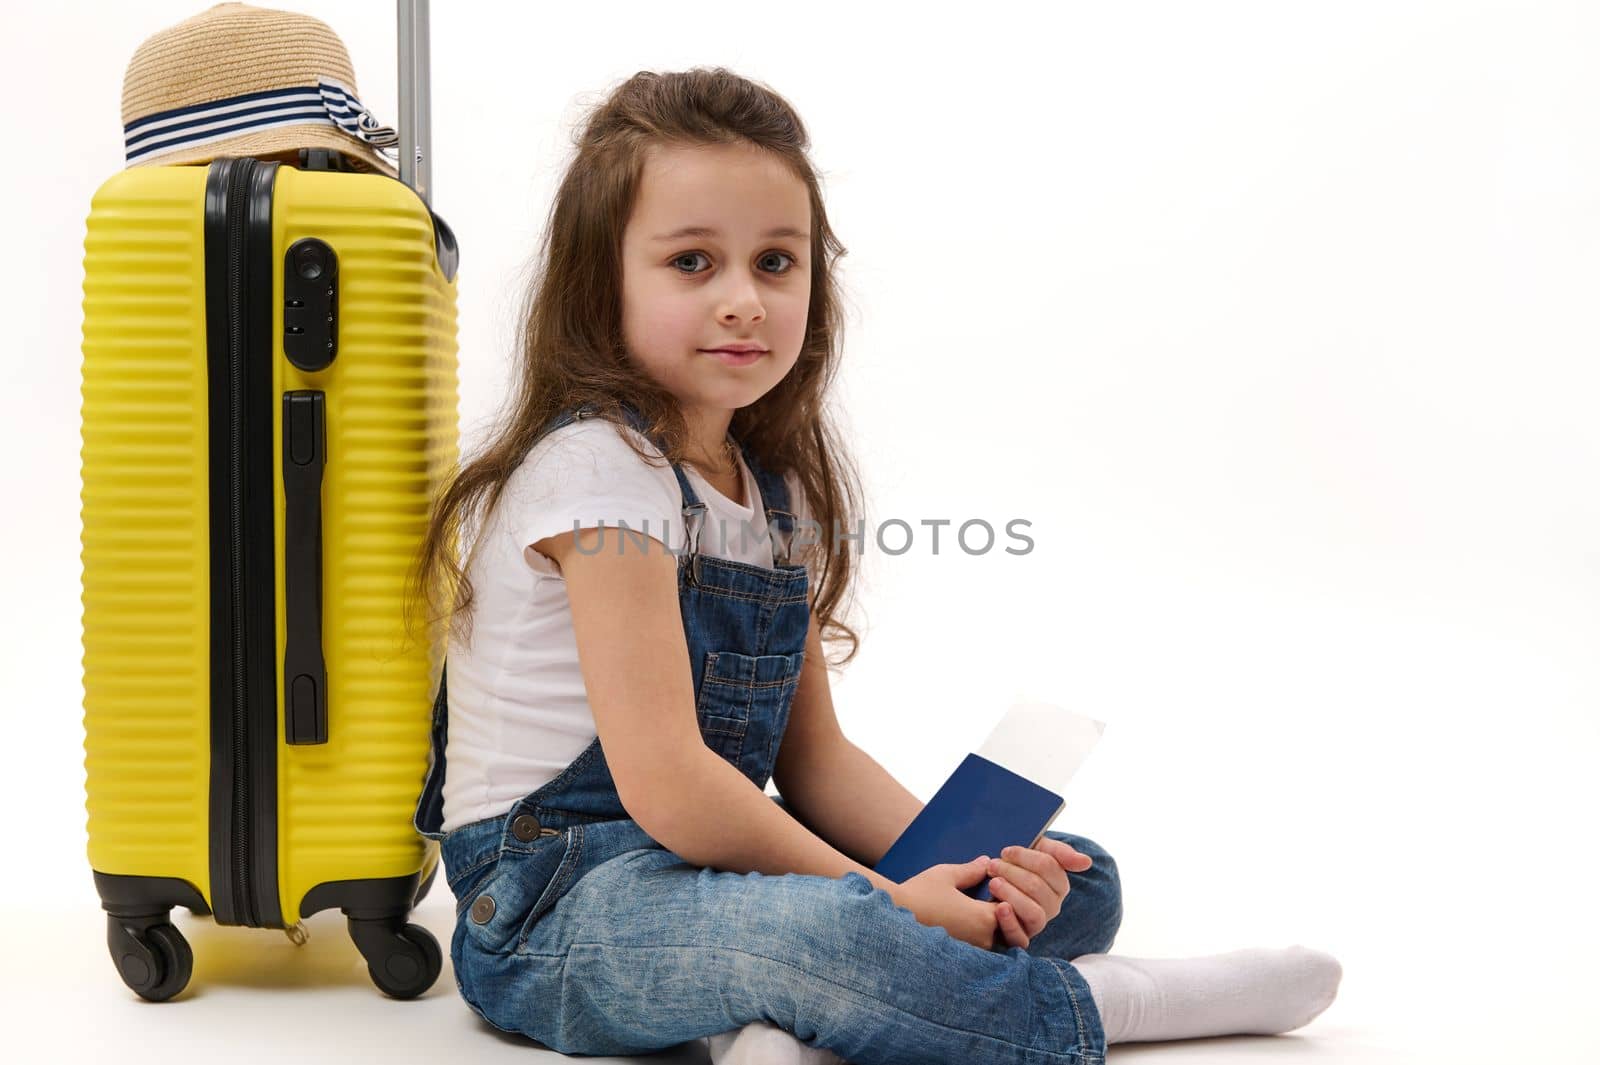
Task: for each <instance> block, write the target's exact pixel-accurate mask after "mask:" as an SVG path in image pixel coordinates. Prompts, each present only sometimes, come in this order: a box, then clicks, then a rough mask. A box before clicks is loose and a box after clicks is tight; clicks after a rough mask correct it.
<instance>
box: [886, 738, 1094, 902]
mask: <svg viewBox="0 0 1600 1065" xmlns="http://www.w3.org/2000/svg"><path fill="white" fill-rule="evenodd" d="M1065 805H1066V800H1065V799H1063V798H1062V797H1061V796H1059V795H1057V794H1056V793H1055V792H1053V791H1050V790H1049V789H1048V788H1042V787H1040V786H1039V785H1038V784H1035V783H1034V782H1033V781H1031V780H1029V779H1028V778H1027V777H1023V776H1018V775H1017V774H1016V773H1013V772H1012V771H1011V770H1009V769H1007V768H1005V767H1004V766H1002V765H999V764H997V763H995V762H991V761H989V759H987V758H984V757H983V756H982V755H977V754H969V755H967V757H966V758H965V760H963V761H962V763H961V764H960V765H959V766H957V767H956V771H955V772H954V773H951V774H950V779H949V780H946V781H945V782H944V785H943V786H942V787H941V788H940V789H939V791H938V793H937V794H935V795H934V797H933V798H932V799H931V800H929V802H928V804H927V805H926V806H924V807H923V808H922V812H921V813H919V814H918V815H917V819H916V820H915V821H913V822H911V824H910V826H909V827H907V828H906V830H905V831H904V832H902V833H900V838H899V839H897V840H895V841H894V846H892V847H890V848H889V851H888V853H886V854H885V855H884V856H883V859H882V860H881V861H879V862H878V864H877V865H875V866H873V867H872V868H873V871H874V872H877V873H882V874H883V875H884V876H886V877H888V878H889V879H890V880H893V881H894V882H895V883H897V884H901V883H904V882H905V881H907V880H909V879H911V878H912V877H914V876H916V875H917V874H918V873H920V872H922V871H923V870H924V869H927V868H928V867H929V866H933V865H941V864H945V863H954V864H958V865H959V864H963V863H966V862H970V861H972V859H974V858H976V857H977V856H978V855H980V854H987V855H988V856H989V857H991V858H998V857H1000V852H1001V851H1002V850H1003V849H1005V848H1006V847H1032V846H1033V845H1034V844H1036V843H1038V842H1039V840H1040V838H1041V837H1043V835H1044V830H1045V829H1047V828H1049V827H1050V822H1052V821H1054V820H1055V819H1056V817H1057V815H1059V814H1060V813H1061V808H1062V807H1063V806H1065ZM964 891H965V893H966V894H967V895H969V896H970V897H972V898H975V899H978V900H979V901H981V902H992V901H994V896H993V895H991V894H990V893H989V878H988V877H987V876H986V877H984V878H983V880H982V881H980V882H979V883H977V884H975V885H973V886H972V887H970V888H966V889H964Z"/></svg>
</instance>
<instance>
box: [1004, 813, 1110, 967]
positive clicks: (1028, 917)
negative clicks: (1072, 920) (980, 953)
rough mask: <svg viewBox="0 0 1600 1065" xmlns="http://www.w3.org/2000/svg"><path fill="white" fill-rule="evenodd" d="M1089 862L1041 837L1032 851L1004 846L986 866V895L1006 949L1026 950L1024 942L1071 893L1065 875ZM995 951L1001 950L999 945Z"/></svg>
mask: <svg viewBox="0 0 1600 1065" xmlns="http://www.w3.org/2000/svg"><path fill="white" fill-rule="evenodd" d="M1093 864H1094V859H1092V858H1090V857H1089V856H1088V855H1087V854H1084V853H1083V852H1081V851H1078V850H1074V849H1073V848H1072V847H1070V846H1068V845H1067V844H1065V843H1062V842H1061V841H1060V840H1058V839H1051V838H1050V837H1049V836H1043V837H1041V838H1040V840H1039V846H1038V847H1007V848H1006V849H1005V850H1003V851H1001V852H1000V858H999V859H996V860H991V861H990V862H989V870H988V871H989V874H990V876H991V877H993V879H991V880H990V881H989V893H990V894H991V895H993V896H994V897H995V902H996V909H995V916H996V920H997V923H998V925H999V931H1000V933H1001V934H1002V935H1004V936H1005V941H1006V946H1007V947H1022V948H1023V949H1027V946H1028V941H1029V940H1031V939H1032V938H1033V937H1034V936H1036V935H1038V934H1039V933H1040V932H1041V931H1043V930H1044V926H1045V925H1047V924H1049V923H1050V922H1051V921H1053V920H1055V918H1056V915H1057V914H1059V913H1060V912H1061V903H1062V900H1064V899H1065V898H1066V897H1067V892H1069V891H1071V890H1072V888H1071V885H1070V884H1068V882H1067V872H1068V871H1069V870H1070V871H1071V872H1074V873H1081V872H1083V871H1084V870H1085V869H1088V868H1089V866H1091V865H1093ZM995 949H1004V948H1002V947H1001V946H1000V944H999V943H996V944H995Z"/></svg>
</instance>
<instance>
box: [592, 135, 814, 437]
mask: <svg viewBox="0 0 1600 1065" xmlns="http://www.w3.org/2000/svg"><path fill="white" fill-rule="evenodd" d="M691 229H693V230H699V231H698V232H683V231H684V230H691ZM810 233H811V204H810V198H809V197H808V195H807V193H806V186H805V184H804V183H803V182H801V181H800V179H799V178H797V177H795V176H794V174H792V173H791V172H790V171H789V170H788V169H787V168H786V167H785V166H784V165H783V164H782V163H781V162H779V161H778V160H777V159H776V158H775V157H773V156H771V155H769V154H768V153H766V152H764V151H762V150H761V149H759V148H755V147H753V146H750V145H747V144H734V145H717V146H714V147H695V148H684V147H671V148H667V147H661V146H656V147H653V148H651V149H650V152H649V154H648V155H647V157H646V161H645V166H644V172H643V175H642V178H641V181H640V184H639V189H638V195H637V197H636V199H635V202H634V206H633V213H632V214H631V215H630V216H629V218H628V223H627V226H626V228H625V229H624V230H623V238H622V328H623V337H624V339H625V341H626V343H627V346H628V351H629V352H630V353H631V355H632V356H633V358H634V359H635V360H636V361H637V362H638V363H639V364H640V365H641V366H642V367H643V368H644V369H645V371H646V372H647V373H648V374H649V375H650V376H651V378H653V379H654V380H655V381H656V382H657V383H658V384H660V385H661V386H662V387H664V388H666V389H667V390H668V391H669V392H671V393H672V394H673V395H674V396H675V397H677V399H678V401H679V403H680V404H681V405H682V407H683V410H684V415H685V418H686V419H688V420H689V421H690V422H691V424H694V423H704V424H707V425H711V426H724V427H725V426H726V424H727V420H728V418H730V417H731V416H732V412H733V411H734V410H736V409H738V408H739V407H744V406H747V405H749V404H751V403H753V402H755V401H756V400H757V399H760V398H761V396H763V395H764V394H766V393H767V392H768V391H769V390H770V389H771V388H772V387H773V386H774V385H776V384H777V383H778V382H779V381H781V380H783V377H784V375H785V374H787V373H788V372H789V369H790V367H792V366H793V365H794V364H795V361H796V360H797V359H798V358H799V357H800V345H801V343H802V341H803V340H804V339H805V332H806V314H807V311H808V310H809V308H810V304H811V240H810ZM724 345H744V346H748V345H755V346H757V347H759V348H761V349H763V353H762V354H759V355H757V356H756V357H755V358H754V360H753V361H749V360H739V361H733V362H730V361H725V360H724V359H722V358H721V357H719V356H717V355H714V354H709V353H708V352H709V349H712V348H718V347H722V346H724ZM722 431H725V429H718V435H720V433H721V432H722ZM716 438H717V437H715V436H714V437H713V439H716Z"/></svg>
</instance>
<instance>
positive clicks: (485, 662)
mask: <svg viewBox="0 0 1600 1065" xmlns="http://www.w3.org/2000/svg"><path fill="white" fill-rule="evenodd" d="M808 144H809V142H808V139H807V135H806V132H805V129H804V127H803V125H802V124H801V121H800V119H799V117H798V116H797V115H796V114H795V112H794V110H793V109H792V108H791V107H790V106H789V105H788V104H787V103H786V102H785V101H784V100H783V99H782V98H780V97H779V96H777V95H776V94H775V93H773V92H772V91H770V90H769V89H767V88H765V87H763V86H760V85H757V84H754V83H752V82H750V81H747V80H745V79H743V78H740V77H738V76H736V75H734V74H732V73H730V72H728V71H726V70H722V69H712V70H706V69H696V70H691V71H687V72H683V73H672V74H656V73H650V72H641V73H639V74H637V75H635V76H634V77H632V78H630V79H629V80H628V81H627V82H626V83H624V84H623V85H621V86H620V87H619V88H617V89H616V90H615V91H614V92H613V93H612V94H611V95H610V97H609V98H608V99H607V100H605V101H604V102H603V103H602V104H600V105H599V106H598V107H597V108H596V109H595V110H594V111H593V112H592V114H591V115H590V116H589V118H588V120H587V122H586V124H585V125H584V127H583V130H582V133H581V135H580V137H579V138H578V141H577V152H576V156H575V158H574V159H573V161H572V162H571V164H570V165H569V167H568V169H567V171H566V174H565V176H564V177H563V180H562V182H561V186H560V189H559V191H558V192H557V194H556V198H555V203H554V207H553V210H552V212H551V216H550V220H549V226H548V229H547V233H546V238H545V243H544V247H543V248H542V249H541V254H540V258H539V260H538V266H539V269H538V271H537V274H536V276H535V278H534V281H533V284H532V286H531V289H530V291H529V294H528V299H527V304H526V310H525V321H524V323H523V329H522V334H521V344H520V347H521V359H520V365H519V366H518V372H517V375H516V385H515V393H514V406H513V409H512V414H511V417H510V418H509V420H508V421H507V422H506V424H505V425H504V426H503V427H502V428H500V429H499V430H498V431H497V432H496V433H495V434H493V435H492V436H491V438H490V439H489V442H488V443H487V445H485V446H484V448H483V450H482V451H481V452H480V453H479V454H478V455H477V456H476V457H475V458H473V459H472V460H471V461H470V462H468V463H466V464H464V466H463V468H462V469H461V471H460V472H459V474H458V475H457V477H456V478H455V479H454V481H453V482H452V483H451V485H450V486H449V487H448V489H447V490H446V491H445V492H444V493H443V494H442V495H441V497H440V498H439V500H438V503H437V506H436V508H435V510H434V512H433V514H432V516H431V520H430V524H429V529H428V536H427V539H426V542H425V543H424V545H423V551H422V556H421V559H420V562H421V567H420V570H419V573H420V583H419V585H418V587H419V589H420V591H421V593H422V596H423V597H424V598H425V599H426V601H427V603H428V604H429V606H430V608H432V609H434V610H435V611H436V613H435V614H434V615H433V617H434V620H438V619H439V618H440V617H441V616H443V615H441V614H439V613H437V611H439V610H444V611H445V612H446V614H448V615H449V616H450V617H451V618H453V619H454V623H453V624H452V625H451V636H450V644H449V655H448V668H447V669H446V670H445V671H444V672H445V674H446V675H445V676H442V677H441V681H440V685H439V694H438V698H437V700H436V702H435V708H434V731H433V735H434V742H433V764H432V767H431V769H430V771H429V773H428V777H427V781H426V784H425V787H424V790H423V794H422V798H421V801H420V802H419V803H418V806H417V813H416V826H417V829H418V830H419V831H421V832H422V833H423V834H424V835H426V836H427V837H429V838H430V839H436V840H439V841H440V844H441V853H442V860H443V864H444V867H445V872H446V879H447V881H448V883H449V885H450V889H451V891H452V892H453V893H454V895H455V898H456V901H457V906H456V913H457V922H456V927H455V932H454V935H453V936H452V938H451V942H450V957H451V961H452V962H453V964H454V968H455V974H456V983H457V986H458V988H459V990H460V993H461V995H462V997H463V998H465V999H466V1001H467V1003H468V1004H469V1005H470V1006H471V1007H472V1009H473V1010H475V1011H476V1012H477V1013H478V1014H479V1015H481V1016H482V1017H483V1018H485V1019H486V1020H487V1021H488V1022H489V1023H490V1024H492V1025H494V1026H496V1027H498V1028H501V1029H504V1030H506V1031H513V1032H520V1033H523V1034H525V1035H527V1036H529V1037H531V1038H533V1039H535V1040H538V1041H539V1042H541V1043H543V1044H545V1045H546V1046H548V1047H551V1048H553V1049H555V1050H558V1051H562V1052H564V1053H573V1054H590V1055H598V1054H611V1055H616V1054H644V1053H648V1052H651V1051H657V1050H660V1049H663V1048H667V1047H671V1046H674V1045H676V1044H680V1043H684V1042H686V1041H689V1040H695V1039H700V1038H703V1037H713V1036H715V1037H717V1038H715V1039H712V1040H711V1048H712V1051H713V1054H714V1056H715V1055H720V1056H722V1057H723V1058H724V1059H725V1060H748V1061H760V1062H762V1063H763V1065H772V1063H781V1062H784V1061H790V1060H795V1061H798V1060H802V1059H803V1060H816V1061H833V1062H836V1061H838V1060H840V1059H845V1060H848V1061H850V1062H855V1063H857V1065H873V1063H885V1065H887V1063H890V1062H898V1063H912V1062H915V1063H919V1065H926V1063H935V1062H946V1063H952V1065H953V1063H961V1065H971V1063H974V1062H985V1063H991V1065H1002V1063H1018V1065H1021V1063H1028V1065H1044V1063H1047V1062H1049V1063H1068V1062H1072V1063H1096V1062H1102V1061H1103V1060H1104V1054H1105V1048H1106V1044H1107V1043H1112V1042H1118V1041H1122V1040H1159V1039H1174V1038H1184V1037H1190V1036H1201V1035H1215V1034H1223V1033H1234V1032H1241V1033H1242V1032H1255V1033H1275V1032H1282V1031H1286V1030H1288V1029H1291V1028H1295V1027H1297V1026H1300V1025H1303V1024H1305V1023H1306V1022H1308V1021H1309V1020H1311V1019H1312V1018H1313V1017H1315V1016H1316V1015H1317V1014H1318V1013H1320V1012H1321V1011H1322V1010H1323V1009H1324V1008H1325V1007H1326V1006H1327V1005H1328V1004H1329V1003H1330V1002H1331V1001H1332V999H1333V996H1334V993H1335V989H1336V987H1337V984H1338V981H1339V976H1340V971H1339V966H1338V963H1337V962H1336V961H1335V960H1334V959H1333V958H1331V957H1329V956H1328V955H1325V954H1322V953H1320V952H1317V951H1311V950H1307V949H1304V948H1301V947H1290V948H1287V949H1284V950H1254V951H1237V952H1233V953H1229V954H1222V955H1217V956H1213V957H1207V958H1197V959H1187V960H1141V959H1134V958H1122V957H1116V956H1111V955H1107V954H1106V953H1105V952H1106V951H1108V950H1109V949H1110V947H1111V943H1112V940H1113V939H1114V938H1115V935H1116V932H1117V928H1118V925H1119V924H1120V923H1121V919H1122V904H1121V892H1120V889H1119V885H1118V880H1117V873H1116V864H1115V863H1114V862H1113V861H1112V859H1111V857H1110V855H1108V854H1107V853H1106V852H1105V850H1104V849H1102V848H1101V847H1100V846H1099V845H1097V844H1095V843H1094V842H1092V841H1090V840H1088V839H1085V838H1083V837H1081V836H1072V835H1068V834H1066V833H1061V832H1054V831H1051V832H1048V833H1046V835H1045V837H1044V838H1043V839H1042V840H1041V842H1040V846H1039V847H1038V848H1036V849H1035V848H1007V850H1006V851H1005V852H1004V853H1002V854H999V855H994V856H989V855H982V856H978V857H975V858H974V859H973V860H972V861H971V862H967V863H965V864H960V865H941V866H935V867H934V868H931V869H929V870H927V871H926V872H924V873H922V874H920V875H918V876H916V877H913V878H911V879H910V880H907V881H906V882H904V883H899V884H897V883H894V882H892V881H890V880H888V879H886V878H885V877H883V876H881V875H880V874H878V873H876V872H874V871H873V870H872V866H873V865H874V864H876V863H877V861H878V860H879V859H880V858H881V857H882V855H883V854H884V852H885V851H886V850H888V848H889V846H890V844H892V843H893V842H894V840H895V839H896V838H897V837H898V836H899V835H900V833H901V831H902V830H903V829H904V828H905V827H906V826H907V825H908V824H909V823H910V822H911V820H912V819H913V818H914V817H915V816H916V815H917V812H918V811H919V810H920V809H921V807H922V803H921V802H920V801H919V800H918V799H917V798H916V797H915V796H914V795H912V794H911V793H910V792H908V791H907V790H906V789H905V788H904V787H902V786H900V785H899V784H898V783H897V782H896V781H895V780H894V779H893V778H892V777H891V776H890V775H889V774H888V773H887V772H885V771H884V770H883V768H882V767H881V766H880V765H878V763H877V762H876V761H874V760H873V759H872V758H870V757H869V756H868V755H867V754H865V753H864V752H863V751H861V750H860V749H859V748H857V747H856V746H854V745H853V744H852V743H850V742H849V741H848V740H847V739H846V738H845V736H844V734H843V733H842V732H841V730H840V728H839V724H838V722H837V720H836V718H835V715H834V709H833V704H832V699H831V697H830V695H829V689H828V670H827V665H828V663H826V662H825V661H824V659H823V654H822V650H823V638H824V636H827V637H828V638H829V639H830V640H842V641H844V642H846V643H848V644H849V645H850V653H849V654H848V655H846V656H845V657H844V658H843V659H842V660H841V663H838V664H842V662H848V661H849V659H850V658H851V657H853V655H854V652H855V647H856V644H857V638H856V635H855V633H854V632H853V631H852V630H850V629H849V628H848V627H847V626H846V625H845V624H843V622H842V621H841V620H840V617H841V613H842V611H841V606H840V604H841V600H842V598H843V597H844V595H845V592H846V590H847V588H848V587H849V585H850V577H851V573H852V565H851V558H850V551H849V550H848V547H849V545H850V544H851V543H859V542H860V541H859V538H857V539H853V540H846V539H845V538H844V537H842V536H841V535H840V534H841V532H843V533H845V534H849V533H850V532H851V531H852V530H854V529H855V511H856V506H855V501H856V499H857V498H858V496H859V485H858V482H857V480H856V478H855V477H854V474H853V472H852V470H851V467H850V463H849V458H848V456H847V454H846V452H845V449H844V447H843V446H842V444H841V442H840V440H839V437H838V435H837V434H836V433H835V431H834V429H833V427H832V424H831V422H830V420H829V418H828V417H827V416H826V415H825V411H824V399H825V397H826V394H827V386H828V384H829V382H830V381H831V380H832V378H833V375H834V372H835V370H836V368H837V360H838V348H839V345H838V340H839V325H840V315H839V294H838V292H837V291H836V289H835V280H834V267H835V262H836V260H837V258H838V257H839V256H840V255H841V254H842V253H843V251H844V249H843V247H842V246H841V245H840V243H839V242H838V240H837V239H836V237H835V236H834V233H833V231H832V230H831V229H830V228H829V225H828V220H827V215H826V212H825V210H824V207H823V202H822V196H821V193H820V191H819V182H818V178H817V175H816V172H815V171H814V169H813V168H812V166H811V164H810V161H809V159H808V156H807V149H808ZM463 529H471V530H472V535H471V537H470V542H471V550H470V552H469V558H468V561H467V562H466V563H465V564H464V565H463V566H458V565H457V563H456V562H455V559H454V557H453V551H452V547H451V545H452V544H453V542H454V541H455V538H456V535H457V533H458V532H459V531H461V530H463ZM818 530H820V532H819V531H818ZM445 589H449V591H448V593H447V592H446V591H445ZM447 755H448V761H447V757H446V756H447ZM447 764H448V767H449V768H448V772H447V771H446V765H447ZM769 780H771V781H772V782H773V783H774V784H775V785H776V787H777V789H778V791H779V792H780V793H781V795H782V799H780V800H778V801H769V799H768V798H767V796H766V794H765V788H766V785H767V783H768V781H769ZM986 877H992V878H993V879H992V880H991V881H990V884H991V890H992V892H993V895H994V899H995V901H993V902H988V901H980V900H978V899H974V898H972V897H970V896H968V895H967V894H965V893H964V892H963V890H962V889H963V888H970V887H972V886H974V885H976V884H978V883H980V882H982V881H983V880H984V879H985V878H986ZM741 1030H742V1031H741ZM787 1033H792V1035H790V1034H787ZM736 1036H737V1038H735V1037H736ZM774 1038H776V1040H777V1041H778V1042H779V1043H784V1044H787V1049H784V1048H782V1047H774V1046H773V1045H771V1044H772V1040H773V1039H774ZM730 1043H731V1045H729V1044H730Z"/></svg>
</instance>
